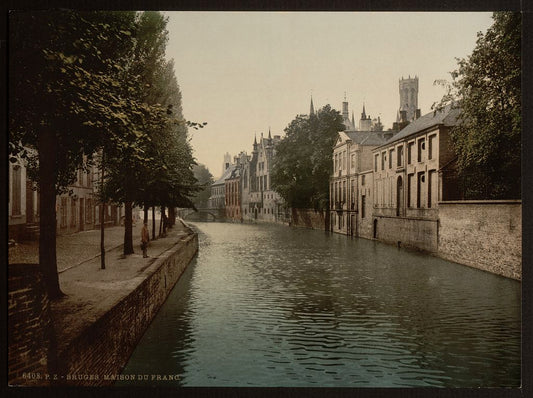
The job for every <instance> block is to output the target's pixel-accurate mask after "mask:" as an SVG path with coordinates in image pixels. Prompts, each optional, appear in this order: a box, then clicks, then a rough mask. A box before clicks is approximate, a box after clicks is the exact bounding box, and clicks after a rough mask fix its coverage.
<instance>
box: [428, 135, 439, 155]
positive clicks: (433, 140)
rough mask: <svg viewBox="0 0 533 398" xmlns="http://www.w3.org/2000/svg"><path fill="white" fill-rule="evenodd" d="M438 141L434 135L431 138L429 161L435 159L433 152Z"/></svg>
mask: <svg viewBox="0 0 533 398" xmlns="http://www.w3.org/2000/svg"><path fill="white" fill-rule="evenodd" d="M436 139H437V135H436V134H433V135H430V136H429V142H428V159H433V150H434V148H435V140H436Z"/></svg>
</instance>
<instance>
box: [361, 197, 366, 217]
mask: <svg viewBox="0 0 533 398" xmlns="http://www.w3.org/2000/svg"><path fill="white" fill-rule="evenodd" d="M365 209H366V196H365V195H362V196H361V218H365Z"/></svg>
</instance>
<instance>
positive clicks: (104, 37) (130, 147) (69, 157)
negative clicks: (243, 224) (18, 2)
mask: <svg viewBox="0 0 533 398" xmlns="http://www.w3.org/2000/svg"><path fill="white" fill-rule="evenodd" d="M10 17H11V19H10V27H11V31H10V32H11V37H10V39H11V45H10V54H9V55H10V57H9V60H10V64H9V68H10V69H9V70H10V80H9V82H10V90H9V95H10V97H9V104H10V113H9V122H10V126H9V127H10V140H9V152H10V156H12V159H13V160H14V159H16V158H22V159H24V160H25V162H26V165H27V167H28V174H29V176H30V177H31V178H32V179H33V180H34V181H36V182H37V183H38V185H39V189H40V193H41V195H40V200H41V206H40V208H41V218H40V228H41V234H40V242H39V262H40V264H41V267H42V268H43V271H44V274H45V278H46V281H47V286H48V292H49V295H50V297H52V298H53V297H57V296H59V295H60V294H61V291H60V289H59V284H58V278H57V264H56V251H55V243H56V242H55V235H56V214H55V200H56V194H58V193H62V192H65V191H66V189H67V188H68V186H69V185H70V184H71V183H72V182H73V181H74V179H75V175H76V171H77V170H78V169H79V168H80V167H84V166H88V165H90V164H91V161H92V159H93V156H94V155H95V154H97V153H103V154H104V156H103V159H105V162H103V163H101V164H100V166H101V167H104V168H105V170H106V176H108V177H106V180H105V184H104V185H103V186H102V188H103V189H102V190H101V192H100V197H101V199H105V200H107V199H113V200H114V201H116V202H125V203H126V204H127V205H128V206H129V207H128V206H127V208H129V209H131V203H133V202H134V201H138V202H140V203H143V201H145V200H146V198H142V199H141V198H140V195H139V192H140V190H139V187H146V186H148V185H149V184H150V183H151V182H153V181H152V180H150V179H149V178H151V177H153V176H154V175H155V178H156V180H157V181H156V184H155V185H156V187H157V188H159V190H158V191H157V192H156V193H155V195H159V196H153V198H152V202H154V203H155V202H159V203H165V204H167V205H171V204H172V205H175V204H176V203H180V201H181V202H183V201H187V199H188V198H187V194H189V193H191V192H194V190H195V189H197V188H196V186H195V183H196V180H195V179H194V176H193V174H192V165H193V164H194V159H193V157H192V150H191V148H190V144H189V142H188V139H187V127H188V126H190V127H193V128H200V127H203V124H198V123H191V122H187V121H185V120H184V119H183V115H182V114H181V93H180V92H179V87H178V85H177V82H176V79H175V76H174V71H173V67H172V64H171V63H168V62H166V61H165V58H164V53H165V46H166V42H167V32H166V30H165V29H166V19H165V18H164V17H163V16H162V15H161V14H160V13H157V12H146V13H136V12H130V11H126V12H122V11H121V12H96V11H91V12H78V11H57V12H50V11H47V12H32V13H29V12H15V13H12V14H11V15H10ZM84 158H87V159H88V162H87V163H84ZM146 170H149V171H150V173H147V172H145V171H146ZM126 219H127V220H126V229H125V231H126V233H125V250H126V239H127V238H128V236H129V237H130V239H129V241H130V242H129V243H131V223H129V225H128V221H129V217H126ZM130 246H131V245H130ZM131 251H132V249H131Z"/></svg>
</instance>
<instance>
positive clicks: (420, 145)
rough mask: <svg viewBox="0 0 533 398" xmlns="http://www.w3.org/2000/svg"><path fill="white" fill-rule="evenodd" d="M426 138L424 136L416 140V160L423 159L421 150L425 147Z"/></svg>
mask: <svg viewBox="0 0 533 398" xmlns="http://www.w3.org/2000/svg"><path fill="white" fill-rule="evenodd" d="M425 141H426V140H425V139H424V138H421V139H419V140H418V156H417V160H418V161H419V162H421V161H422V159H423V156H422V152H423V151H424V149H426V142H425Z"/></svg>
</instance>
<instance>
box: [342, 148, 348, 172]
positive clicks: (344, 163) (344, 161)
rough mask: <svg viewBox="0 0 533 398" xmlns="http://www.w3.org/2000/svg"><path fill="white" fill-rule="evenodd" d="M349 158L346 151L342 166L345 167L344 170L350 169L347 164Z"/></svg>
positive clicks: (343, 154)
mask: <svg viewBox="0 0 533 398" xmlns="http://www.w3.org/2000/svg"><path fill="white" fill-rule="evenodd" d="M347 158H348V157H347V156H346V151H344V152H343V153H342V168H343V169H344V170H347V169H348V167H347V165H346V162H347Z"/></svg>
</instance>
